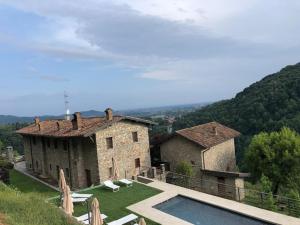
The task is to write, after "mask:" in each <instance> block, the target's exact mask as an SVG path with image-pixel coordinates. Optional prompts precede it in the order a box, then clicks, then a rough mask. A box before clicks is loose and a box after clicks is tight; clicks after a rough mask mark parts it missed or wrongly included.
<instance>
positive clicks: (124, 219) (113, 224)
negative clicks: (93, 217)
mask: <svg viewBox="0 0 300 225" xmlns="http://www.w3.org/2000/svg"><path fill="white" fill-rule="evenodd" d="M137 219H138V216H137V215H134V214H129V215H128V216H124V217H122V218H120V219H118V220H115V221H112V222H110V223H107V225H123V224H126V223H129V222H132V221H136V220H137Z"/></svg>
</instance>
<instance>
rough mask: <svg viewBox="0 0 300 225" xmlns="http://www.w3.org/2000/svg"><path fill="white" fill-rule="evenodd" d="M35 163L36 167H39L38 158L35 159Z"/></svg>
mask: <svg viewBox="0 0 300 225" xmlns="http://www.w3.org/2000/svg"><path fill="white" fill-rule="evenodd" d="M35 165H36V168H39V162H38V161H37V160H36V161H35Z"/></svg>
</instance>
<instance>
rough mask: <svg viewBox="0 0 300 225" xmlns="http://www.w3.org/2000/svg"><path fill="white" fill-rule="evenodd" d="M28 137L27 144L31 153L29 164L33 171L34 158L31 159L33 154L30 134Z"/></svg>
mask: <svg viewBox="0 0 300 225" xmlns="http://www.w3.org/2000/svg"><path fill="white" fill-rule="evenodd" d="M28 137H29V145H30V155H31V166H32V171H34V160H33V154H32V141H31V136H28Z"/></svg>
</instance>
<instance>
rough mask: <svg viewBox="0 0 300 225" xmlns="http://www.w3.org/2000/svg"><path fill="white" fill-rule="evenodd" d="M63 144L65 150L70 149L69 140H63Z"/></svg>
mask: <svg viewBox="0 0 300 225" xmlns="http://www.w3.org/2000/svg"><path fill="white" fill-rule="evenodd" d="M63 146H64V150H65V151H67V150H68V141H67V140H64V141H63Z"/></svg>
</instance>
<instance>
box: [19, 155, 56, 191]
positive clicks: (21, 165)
mask: <svg viewBox="0 0 300 225" xmlns="http://www.w3.org/2000/svg"><path fill="white" fill-rule="evenodd" d="M14 169H15V170H17V171H19V172H20V173H22V174H24V175H26V176H28V177H30V178H32V179H34V180H36V181H38V182H40V183H42V184H44V185H46V186H48V187H50V188H52V189H53V190H55V191H60V190H59V188H58V187H55V186H53V185H51V184H48V183H46V182H45V181H43V180H40V179H39V178H37V177H35V176H33V175H31V174H30V173H29V172H28V171H27V169H26V165H25V161H22V162H18V163H15V167H14Z"/></svg>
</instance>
